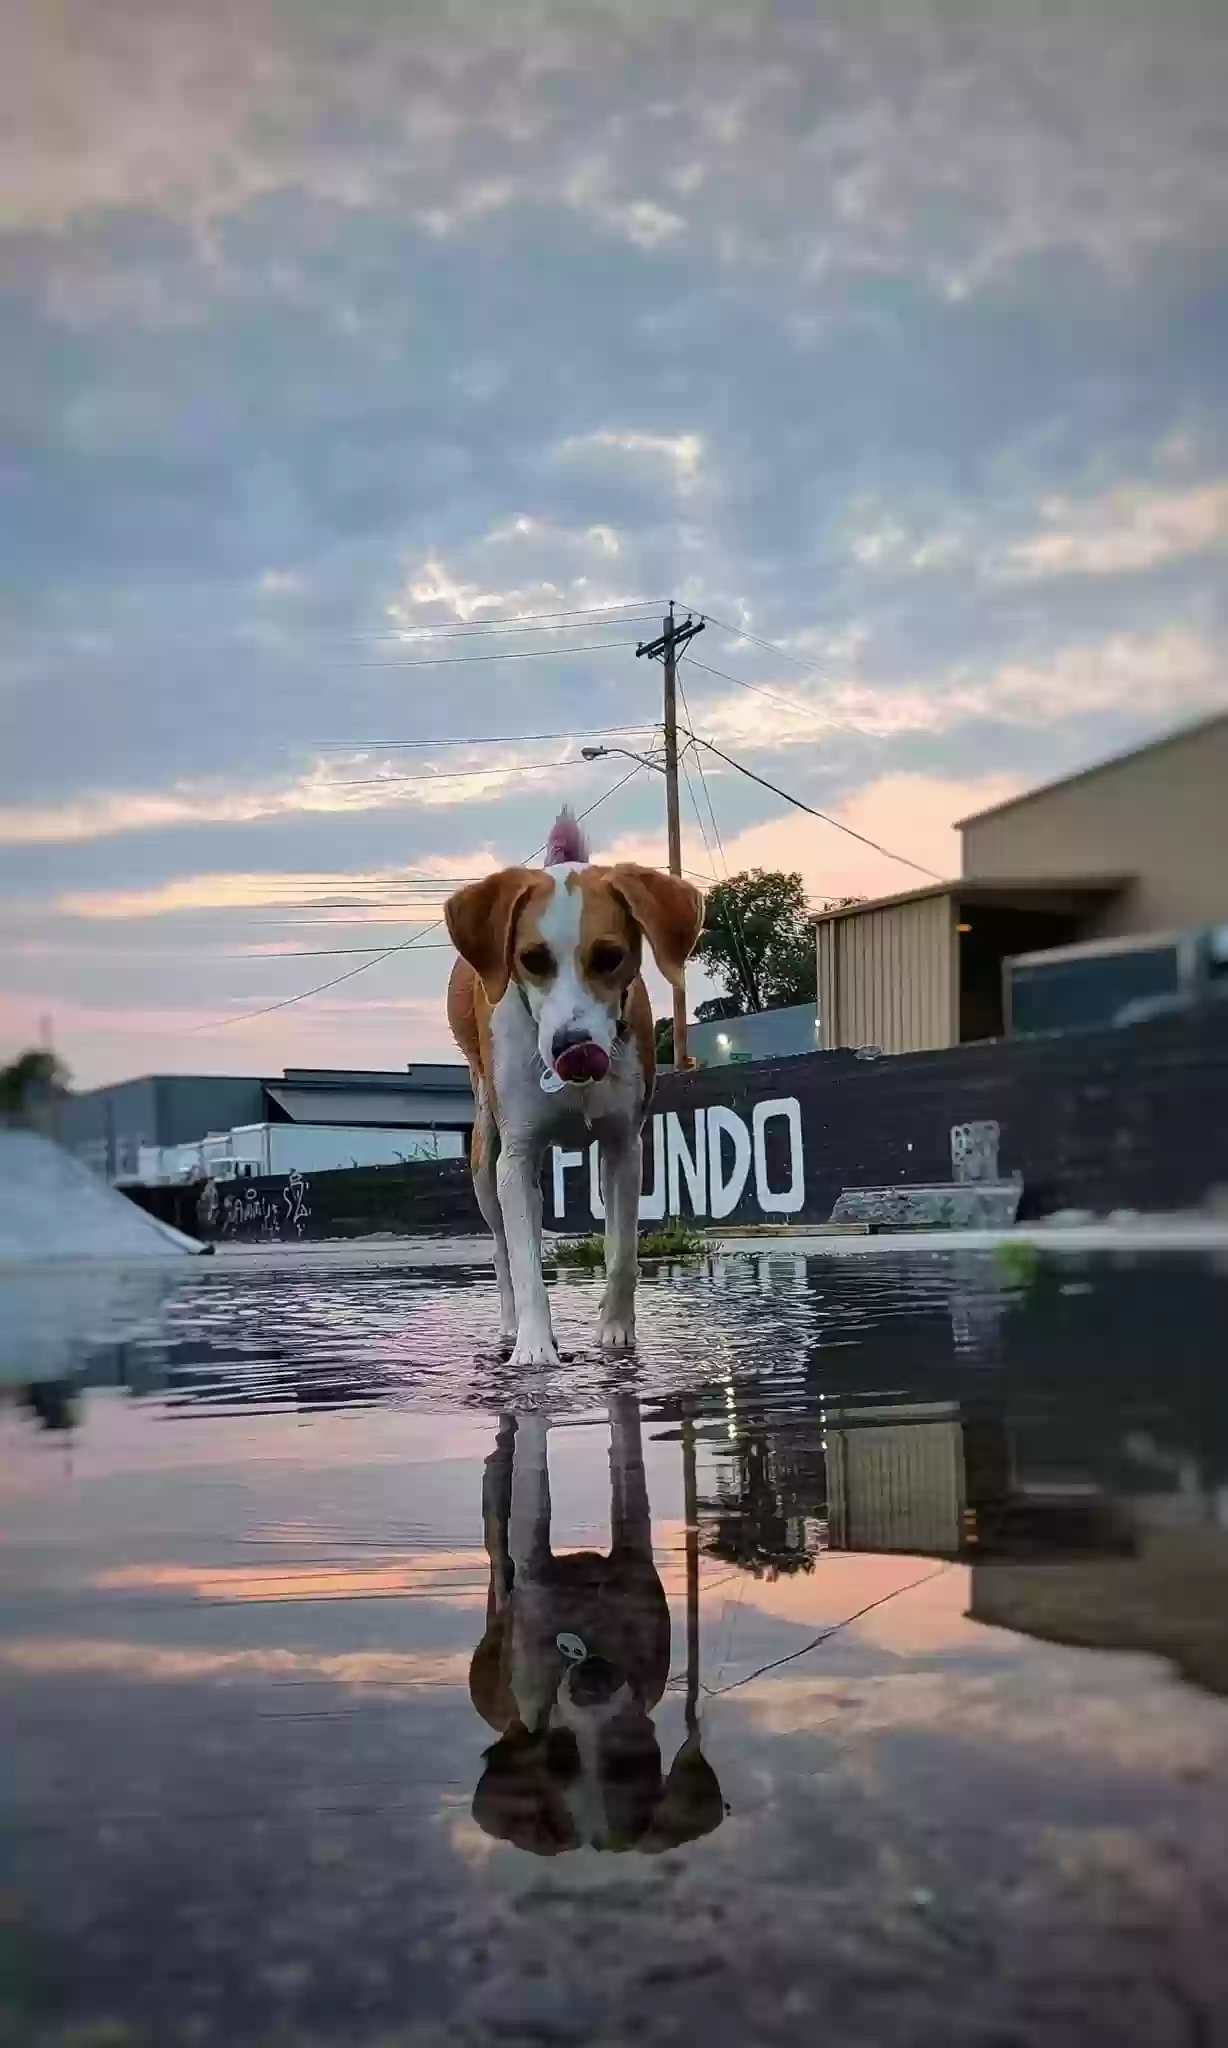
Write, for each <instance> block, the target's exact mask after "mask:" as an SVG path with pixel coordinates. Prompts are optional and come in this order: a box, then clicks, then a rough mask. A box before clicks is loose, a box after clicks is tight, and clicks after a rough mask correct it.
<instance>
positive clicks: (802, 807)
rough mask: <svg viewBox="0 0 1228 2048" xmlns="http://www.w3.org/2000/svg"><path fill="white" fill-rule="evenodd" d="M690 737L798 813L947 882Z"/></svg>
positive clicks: (890, 857)
mask: <svg viewBox="0 0 1228 2048" xmlns="http://www.w3.org/2000/svg"><path fill="white" fill-rule="evenodd" d="M690 737H691V738H692V739H693V740H695V742H696V744H697V745H698V746H701V747H706V748H707V750H708V752H709V753H710V754H715V755H716V757H717V759H718V760H719V761H725V762H727V763H728V765H729V766H730V767H731V768H736V769H737V771H738V774H739V775H745V776H746V778H747V780H748V781H749V782H757V783H758V784H759V786H760V788H762V789H770V790H771V792H772V795H773V796H778V797H781V798H783V800H784V802H785V803H787V804H792V805H793V808H794V810H797V811H805V812H806V813H807V814H808V815H809V816H810V817H812V818H821V819H822V821H823V823H824V824H825V825H834V826H835V828H836V830H837V832H843V833H845V834H846V835H847V837H848V838H849V839H856V840H859V841H860V843H861V845H862V846H869V847H872V848H873V850H874V852H875V853H881V854H883V855H884V856H885V858H886V859H887V860H896V861H899V863H900V865H901V867H905V868H914V869H915V870H916V872H917V874H919V875H928V876H929V878H930V880H931V881H932V882H944V881H946V879H947V877H946V876H945V875H940V874H938V873H937V872H936V871H935V870H934V869H933V868H927V867H924V866H923V865H922V863H921V862H920V861H919V860H910V859H909V858H908V855H907V854H906V853H893V852H892V850H891V848H890V847H889V846H881V845H880V844H879V842H878V840H877V839H870V838H868V837H867V836H866V834H865V833H864V832H855V831H854V829H853V827H852V826H851V825H845V824H842V823H841V821H840V819H839V818H833V817H832V816H831V814H830V812H828V811H820V810H816V809H815V806H814V805H813V804H808V803H804V802H803V801H802V798H801V797H800V796H790V794H789V792H788V790H787V789H781V787H780V785H779V783H776V782H769V781H768V779H767V777H766V775H756V773H755V771H754V769H753V768H747V767H746V766H745V765H744V764H743V763H742V762H741V761H735V760H734V758H733V755H732V754H726V753H724V752H722V750H721V748H720V747H714V746H713V744H712V742H711V740H703V739H700V738H699V735H698V734H697V733H692V734H691V735H690Z"/></svg>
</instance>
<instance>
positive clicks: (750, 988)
mask: <svg viewBox="0 0 1228 2048" xmlns="http://www.w3.org/2000/svg"><path fill="white" fill-rule="evenodd" d="M678 691H679V694H680V696H681V698H682V708H683V710H684V711H685V713H686V718H687V725H688V727H689V725H690V722H691V707H690V705H689V704H688V703H687V696H686V689H685V687H684V685H683V681H682V677H681V675H679V677H678ZM690 744H691V745H692V746H693V747H694V748H695V766H696V768H697V769H698V770H699V780H700V782H701V784H702V785H703V792H704V799H705V801H706V803H707V806H708V816H709V817H710V818H711V820H712V832H713V836H714V838H715V840H716V843H717V846H718V847H719V848H720V856H721V866H722V867H723V868H724V870H725V880H726V881H728V880H729V862H728V860H727V859H726V856H725V847H724V842H723V841H722V839H721V828H720V826H719V825H718V824H717V822H716V810H715V808H714V806H713V803H712V792H711V790H710V789H709V788H708V778H707V776H706V775H705V774H704V764H703V756H702V755H701V753H700V751H699V743H698V741H697V740H696V739H695V736H694V734H693V733H692V734H691V740H690ZM687 788H688V789H689V790H691V802H692V803H693V804H694V803H695V792H694V790H693V789H691V777H690V774H689V772H688V773H687ZM695 815H696V817H699V805H698V804H695ZM699 829H700V832H701V833H702V834H703V841H704V845H705V846H706V845H707V843H708V835H707V833H706V832H704V827H703V820H702V818H701V819H700V824H699ZM709 860H710V861H711V854H709ZM715 873H716V871H715V864H713V879H714V880H715ZM724 907H725V911H726V919H725V929H726V930H727V932H728V933H729V937H730V939H731V941H732V944H733V950H734V954H735V956H736V965H737V967H738V970H739V972H740V973H741V976H742V986H743V989H744V990H745V993H746V999H747V1001H748V1002H749V1003H751V1004H752V1005H753V1006H754V1008H755V1010H757V1011H758V1010H761V1009H762V1008H763V1005H762V1003H761V1002H760V1000H759V992H758V989H757V988H756V986H755V976H754V972H753V970H752V968H751V964H750V951H749V948H748V946H747V943H746V930H745V927H744V925H743V923H742V911H741V908H740V906H739V904H738V901H737V898H736V897H735V896H733V895H732V894H727V896H726V899H725V902H724Z"/></svg>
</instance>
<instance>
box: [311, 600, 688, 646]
mask: <svg viewBox="0 0 1228 2048" xmlns="http://www.w3.org/2000/svg"><path fill="white" fill-rule="evenodd" d="M535 616H536V617H537V618H541V619H545V620H551V619H553V620H554V621H555V622H556V623H554V624H552V625H551V624H546V625H535V624H534V623H533V619H534V617H535ZM653 616H654V615H653V613H652V612H650V611H647V610H646V609H645V607H644V606H643V605H632V604H623V605H594V606H592V607H590V608H589V609H588V610H587V611H582V612H578V613H564V612H540V613H537V614H536V615H535V614H533V613H530V614H529V615H528V616H527V617H525V618H515V619H458V620H457V621H456V622H455V624H453V623H452V622H451V621H449V622H448V623H447V624H445V625H440V626H411V625H405V626H390V627H388V628H387V630H386V631H384V632H380V633H374V632H373V633H344V634H338V636H337V637H338V639H341V640H345V641H347V642H349V641H362V642H364V643H369V644H371V645H372V646H382V645H383V644H384V643H385V642H386V641H392V642H395V643H396V644H397V645H399V646H404V645H406V644H408V643H411V642H413V641H415V640H471V639H475V638H481V637H483V636H486V637H489V636H490V635H491V634H494V633H580V632H583V630H584V628H585V627H586V626H587V625H588V624H589V622H590V620H591V621H592V623H593V624H594V625H601V624H604V623H608V624H610V625H611V626H645V625H649V624H650V623H651V622H652V619H653ZM567 618H571V619H572V620H573V622H574V623H573V624H571V625H566V624H564V623H561V621H563V620H565V619H567Z"/></svg>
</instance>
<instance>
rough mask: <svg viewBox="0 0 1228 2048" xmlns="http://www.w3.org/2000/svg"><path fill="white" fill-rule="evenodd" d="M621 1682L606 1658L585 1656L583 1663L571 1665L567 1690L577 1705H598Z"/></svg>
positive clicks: (602, 1703) (606, 1698) (610, 1695)
mask: <svg viewBox="0 0 1228 2048" xmlns="http://www.w3.org/2000/svg"><path fill="white" fill-rule="evenodd" d="M621 1683H622V1680H621V1679H620V1678H619V1675H618V1673H617V1671H616V1670H615V1669H614V1666H613V1665H612V1664H611V1663H610V1662H609V1661H608V1659H607V1658H605V1657H586V1658H585V1659H584V1662H583V1664H577V1665H575V1666H574V1667H573V1669H572V1671H571V1673H570V1676H569V1679H568V1691H569V1692H570V1694H571V1697H572V1700H573V1701H574V1703H575V1705H576V1706H577V1707H600V1706H604V1704H605V1702H606V1701H607V1700H608V1699H612V1698H613V1697H614V1694H615V1693H616V1692H617V1691H618V1688H619V1686H620V1685H621Z"/></svg>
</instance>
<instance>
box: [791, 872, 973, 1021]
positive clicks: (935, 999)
mask: <svg viewBox="0 0 1228 2048" xmlns="http://www.w3.org/2000/svg"><path fill="white" fill-rule="evenodd" d="M956 914H957V913H956V906H955V904H954V902H953V901H952V899H951V897H949V896H923V897H920V898H919V899H918V900H917V901H916V902H913V903H893V904H889V905H887V906H885V907H884V908H883V909H881V910H874V909H867V910H865V911H855V912H854V913H853V914H852V916H850V917H838V918H832V919H830V920H827V921H825V922H824V923H822V924H820V925H819V926H818V928H817V938H818V949H819V1020H820V1033H821V1037H822V1043H823V1049H824V1051H831V1050H833V1049H834V1048H835V1047H836V1046H838V1045H851V1046H860V1045H876V1046H878V1047H879V1048H880V1049H881V1050H882V1051H883V1052H926V1051H928V1050H930V1049H931V1048H933V1047H937V1046H944V1045H954V1044H956V1043H957V1042H958V1039H959V991H958V986H957V982H956V973H957V966H958V961H957V955H956V950H955V920H956Z"/></svg>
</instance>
